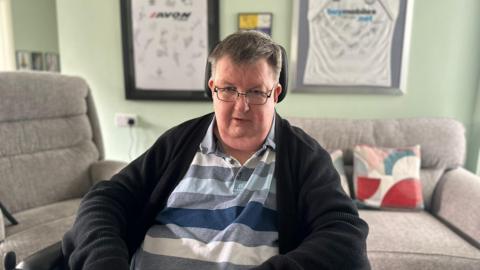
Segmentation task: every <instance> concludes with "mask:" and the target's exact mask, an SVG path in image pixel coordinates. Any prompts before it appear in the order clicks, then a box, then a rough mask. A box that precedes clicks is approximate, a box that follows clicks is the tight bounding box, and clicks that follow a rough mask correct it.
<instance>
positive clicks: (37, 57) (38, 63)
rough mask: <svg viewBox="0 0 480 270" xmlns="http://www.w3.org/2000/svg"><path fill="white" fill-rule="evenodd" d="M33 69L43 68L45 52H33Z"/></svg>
mask: <svg viewBox="0 0 480 270" xmlns="http://www.w3.org/2000/svg"><path fill="white" fill-rule="evenodd" d="M32 69H33V70H43V53H41V52H32Z"/></svg>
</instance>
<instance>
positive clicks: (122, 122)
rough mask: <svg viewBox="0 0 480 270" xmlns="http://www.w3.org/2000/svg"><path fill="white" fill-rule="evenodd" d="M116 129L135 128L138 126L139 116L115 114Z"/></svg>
mask: <svg viewBox="0 0 480 270" xmlns="http://www.w3.org/2000/svg"><path fill="white" fill-rule="evenodd" d="M114 123H115V126H116V127H133V126H136V125H137V115H136V114H130V113H115V118H114Z"/></svg>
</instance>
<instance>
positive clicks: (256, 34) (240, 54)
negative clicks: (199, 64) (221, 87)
mask: <svg viewBox="0 0 480 270" xmlns="http://www.w3.org/2000/svg"><path fill="white" fill-rule="evenodd" d="M224 56H229V57H230V59H231V60H232V61H233V63H234V64H236V65H240V64H251V63H254V62H256V61H257V60H259V59H266V60H267V63H268V65H269V66H270V67H271V68H272V70H273V71H274V75H275V79H276V81H278V80H279V78H280V70H281V69H282V51H281V49H280V46H279V45H278V44H277V43H275V42H274V41H273V40H272V39H271V38H270V36H268V35H267V34H265V33H262V32H260V31H254V30H249V31H238V32H235V33H233V34H231V35H229V36H228V37H226V38H225V39H224V40H222V41H221V42H220V43H219V44H218V45H217V46H215V48H214V49H213V51H212V52H211V53H210V55H209V56H208V62H209V63H210V65H211V69H212V74H211V77H210V78H213V76H214V75H215V66H216V64H217V61H218V60H219V59H220V58H222V57H224Z"/></svg>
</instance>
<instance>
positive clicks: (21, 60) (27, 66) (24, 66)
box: [15, 50, 32, 70]
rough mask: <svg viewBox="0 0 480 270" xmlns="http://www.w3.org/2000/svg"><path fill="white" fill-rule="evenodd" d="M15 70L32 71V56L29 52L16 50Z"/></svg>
mask: <svg viewBox="0 0 480 270" xmlns="http://www.w3.org/2000/svg"><path fill="white" fill-rule="evenodd" d="M15 56H16V57H15V58H16V62H17V70H31V69H32V55H31V53H30V52H29V51H23V50H18V51H16V52H15Z"/></svg>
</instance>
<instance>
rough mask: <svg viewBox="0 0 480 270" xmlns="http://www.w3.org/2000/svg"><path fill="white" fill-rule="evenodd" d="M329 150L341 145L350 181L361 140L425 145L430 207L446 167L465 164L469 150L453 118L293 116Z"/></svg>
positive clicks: (293, 121)
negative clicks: (354, 148)
mask: <svg viewBox="0 0 480 270" xmlns="http://www.w3.org/2000/svg"><path fill="white" fill-rule="evenodd" d="M288 120H289V122H290V123H291V124H292V125H294V126H298V127H301V128H302V129H303V130H304V131H306V132H307V133H308V134H309V135H310V136H312V137H313V138H315V139H316V140H317V141H318V142H319V143H320V145H322V146H323V147H324V148H325V149H326V150H328V151H333V150H336V149H341V150H343V152H344V163H345V166H346V171H347V174H349V175H348V176H350V179H349V181H350V182H351V181H352V179H351V168H352V165H353V152H352V149H353V147H354V146H355V145H357V144H368V145H374V146H380V147H406V146H413V145H417V144H419V145H420V146H421V159H422V160H421V167H422V171H421V176H420V177H421V178H422V179H421V181H422V185H423V186H422V187H423V195H424V200H425V205H426V208H428V207H429V205H430V198H431V196H432V193H433V191H434V188H435V186H436V183H437V182H438V180H439V178H440V176H441V175H442V173H443V172H444V171H445V170H446V169H450V168H456V167H458V166H462V165H463V163H464V160H465V154H466V141H465V129H464V127H463V125H462V124H461V123H460V122H458V121H456V120H454V119H449V118H405V119H321V118H300V117H290V118H288Z"/></svg>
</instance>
